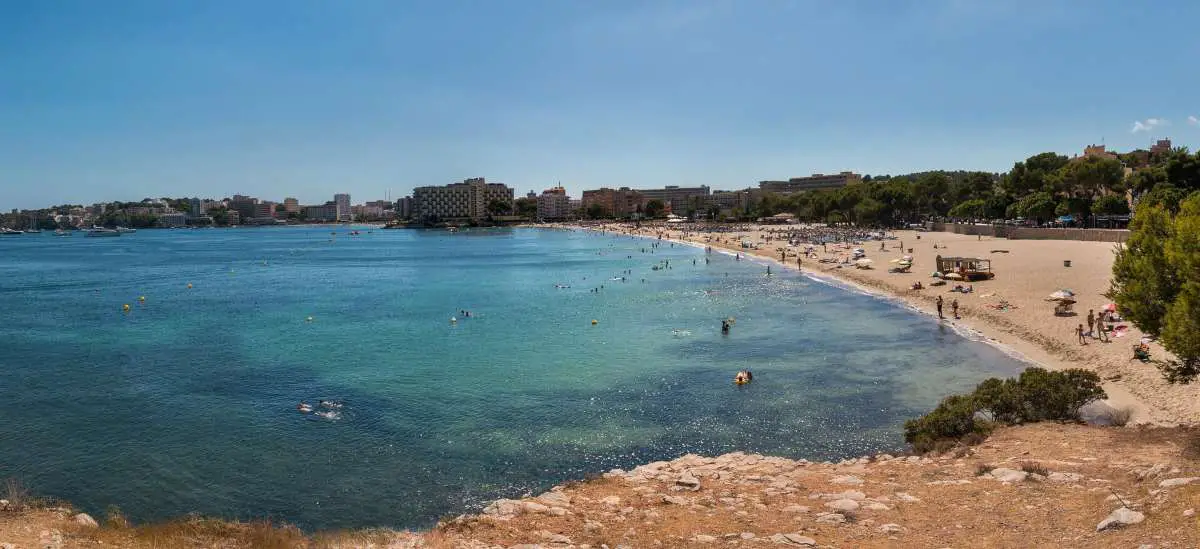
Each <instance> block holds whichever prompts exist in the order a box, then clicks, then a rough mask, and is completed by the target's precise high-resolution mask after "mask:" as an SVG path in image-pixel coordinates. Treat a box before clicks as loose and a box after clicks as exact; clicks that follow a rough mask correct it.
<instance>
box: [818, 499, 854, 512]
mask: <svg viewBox="0 0 1200 549" xmlns="http://www.w3.org/2000/svg"><path fill="white" fill-rule="evenodd" d="M825 506H826V507H828V508H830V509H834V510H836V511H857V510H858V502H857V501H854V500H852V499H835V500H833V501H831V502H829V503H826V504H825Z"/></svg>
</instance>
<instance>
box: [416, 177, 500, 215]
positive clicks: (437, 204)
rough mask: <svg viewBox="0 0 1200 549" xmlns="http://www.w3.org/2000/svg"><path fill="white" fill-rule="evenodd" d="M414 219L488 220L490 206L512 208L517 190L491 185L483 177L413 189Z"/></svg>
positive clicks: (497, 184)
mask: <svg viewBox="0 0 1200 549" xmlns="http://www.w3.org/2000/svg"><path fill="white" fill-rule="evenodd" d="M412 200H413V216H414V217H417V218H420V219H424V220H429V219H442V220H446V219H472V220H479V219H483V218H485V217H487V216H488V210H487V208H488V204H491V203H492V201H494V200H499V201H501V202H504V203H506V204H508V205H509V208H511V207H512V203H513V190H512V188H510V187H509V186H508V185H505V184H503V183H488V182H487V181H486V180H484V178H482V177H475V178H472V179H467V180H466V181H463V182H462V183H451V184H449V185H445V186H441V187H417V188H415V189H413V196H412Z"/></svg>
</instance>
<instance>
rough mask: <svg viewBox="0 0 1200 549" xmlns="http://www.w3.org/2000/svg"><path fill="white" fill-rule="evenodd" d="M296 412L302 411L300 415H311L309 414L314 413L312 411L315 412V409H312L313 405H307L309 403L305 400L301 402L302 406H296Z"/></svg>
mask: <svg viewBox="0 0 1200 549" xmlns="http://www.w3.org/2000/svg"><path fill="white" fill-rule="evenodd" d="M296 410H299V411H300V413H302V414H307V413H309V412H312V411H313V407H312V405H311V404H309V403H307V402H304V401H303V400H301V401H300V404H297V405H296Z"/></svg>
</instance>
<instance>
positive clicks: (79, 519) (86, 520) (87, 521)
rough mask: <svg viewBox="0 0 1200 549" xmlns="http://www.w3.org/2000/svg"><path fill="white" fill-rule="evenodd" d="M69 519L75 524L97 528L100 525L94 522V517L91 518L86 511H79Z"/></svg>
mask: <svg viewBox="0 0 1200 549" xmlns="http://www.w3.org/2000/svg"><path fill="white" fill-rule="evenodd" d="M71 520H72V521H74V522H75V524H80V525H83V526H87V527H88V528H97V527H99V526H100V524H98V523H97V522H96V519H94V518H92V516H91V515H89V514H87V513H79V514H78V515H75V516H74V517H73V518H72V519H71Z"/></svg>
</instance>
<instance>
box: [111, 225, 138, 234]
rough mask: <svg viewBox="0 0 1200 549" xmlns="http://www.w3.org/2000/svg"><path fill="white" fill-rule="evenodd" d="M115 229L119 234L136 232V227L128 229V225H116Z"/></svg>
mask: <svg viewBox="0 0 1200 549" xmlns="http://www.w3.org/2000/svg"><path fill="white" fill-rule="evenodd" d="M116 231H117V232H118V233H121V234H132V233H136V232H137V229H130V228H128V227H122V226H120V225H118V226H117V228H116Z"/></svg>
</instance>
